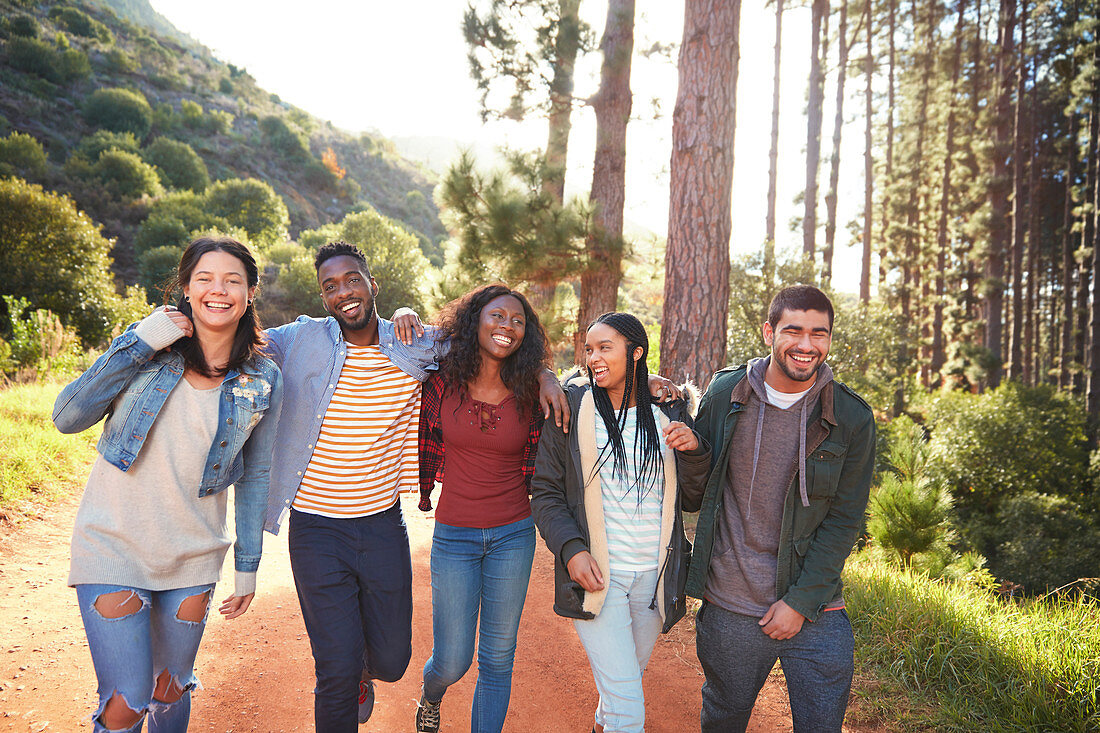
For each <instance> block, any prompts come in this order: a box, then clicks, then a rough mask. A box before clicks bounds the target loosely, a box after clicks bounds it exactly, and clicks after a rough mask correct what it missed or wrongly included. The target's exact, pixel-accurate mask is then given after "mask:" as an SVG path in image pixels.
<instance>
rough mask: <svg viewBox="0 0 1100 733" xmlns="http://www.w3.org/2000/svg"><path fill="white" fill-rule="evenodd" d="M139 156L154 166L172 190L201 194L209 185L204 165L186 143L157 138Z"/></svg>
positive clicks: (208, 175)
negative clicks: (183, 189) (184, 190)
mask: <svg viewBox="0 0 1100 733" xmlns="http://www.w3.org/2000/svg"><path fill="white" fill-rule="evenodd" d="M141 155H142V157H143V158H144V159H145V162H146V163H149V164H150V165H154V166H156V168H157V171H158V172H159V173H160V174H161V177H162V179H163V182H164V183H165V184H166V185H168V186H170V187H172V188H185V189H189V190H191V191H196V192H199V193H202V192H203V191H205V190H206V187H207V186H208V185H210V174H209V173H208V172H207V170H206V163H203V162H202V158H200V157H199V155H198V153H196V152H195V151H194V149H193V148H192V147H191V146H190V145H188V144H187V143H184V142H180V141H178V140H173V139H171V138H167V137H158V138H157V139H156V140H154V141H153V142H152V143H151V144H149V145H148V146H147V147H146V148H145V150H144V151H142V154H141Z"/></svg>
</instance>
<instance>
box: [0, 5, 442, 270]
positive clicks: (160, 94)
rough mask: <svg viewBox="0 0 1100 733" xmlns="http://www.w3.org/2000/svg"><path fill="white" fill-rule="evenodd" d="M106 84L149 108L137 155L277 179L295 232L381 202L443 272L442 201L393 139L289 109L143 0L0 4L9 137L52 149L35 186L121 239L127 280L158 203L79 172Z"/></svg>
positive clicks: (219, 173) (2, 97) (0, 74)
mask: <svg viewBox="0 0 1100 733" xmlns="http://www.w3.org/2000/svg"><path fill="white" fill-rule="evenodd" d="M104 88H123V89H127V90H132V91H134V92H136V93H138V94H139V95H140V96H142V97H144V98H145V99H146V100H147V101H148V104H149V105H150V107H151V112H152V118H151V126H150V127H148V128H147V129H148V131H147V132H144V133H142V134H141V135H140V137H141V139H140V140H139V141H138V142H139V144H140V146H141V148H142V152H141V154H143V155H144V152H143V151H144V150H145V149H147V148H148V146H149V145H150V143H151V142H152V141H154V140H156V139H157V138H159V137H166V138H170V139H172V140H176V141H179V142H183V143H186V144H187V145H189V146H190V147H191V148H193V149H194V151H195V152H196V153H198V155H199V157H200V158H201V159H202V161H203V163H205V165H206V168H207V169H208V170H209V175H210V178H211V179H213V180H215V181H216V180H222V179H228V178H250V177H251V178H257V179H260V180H262V181H265V182H267V183H268V184H270V185H271V186H272V187H273V188H274V190H275V191H276V192H277V193H278V194H279V195H280V197H281V198H282V199H283V201H284V202H285V203H286V206H287V209H288V211H289V214H290V234H291V236H296V235H297V233H298V232H300V231H301V230H303V229H311V228H316V227H318V226H321V225H323V224H327V223H330V222H334V221H338V220H340V219H342V218H343V217H344V216H345V215H346V214H347V213H349V212H351V211H356V210H361V209H363V208H366V207H373V208H374V209H376V210H377V211H379V212H380V213H382V214H384V215H386V216H388V217H391V218H393V219H395V220H397V221H399V222H400V223H401V224H402V225H403V226H404V227H405V228H407V229H408V230H409V231H410V232H411V233H413V234H414V235H415V236H416V237H417V239H418V240H419V241H420V244H421V249H422V250H423V251H424V253H425V254H426V255H427V256H428V257H429V259H430V260H432V261H433V262H434V263H435V264H437V265H438V264H441V262H442V259H441V248H440V243H441V241H442V240H443V239H444V237H445V236H446V231H445V229H444V227H443V225H442V223H441V222H440V220H439V214H438V211H437V210H436V207H435V204H434V202H433V200H432V190H433V188H434V185H435V182H436V176H435V175H434V174H433V173H431V172H430V171H429V170H428V169H427V168H426V167H424V166H422V165H421V164H419V163H414V162H411V161H409V160H408V159H406V158H405V157H403V156H402V155H401V154H400V153H399V152H398V150H397V148H396V147H395V146H394V145H393V144H392V143H391V142H390V141H389V140H387V139H385V138H383V137H381V136H380V135H377V134H360V135H353V134H350V133H348V132H346V131H343V130H339V129H337V128H335V127H334V126H333V125H332V124H331V123H330V122H326V121H323V120H320V119H317V118H316V117H313V116H312V115H310V114H309V113H308V112H306V111H304V110H301V109H298V108H296V107H293V106H292V105H289V104H287V103H285V102H283V101H281V100H280V99H279V98H278V96H277V95H274V94H272V93H270V92H268V91H266V90H264V89H262V88H260V87H259V86H257V85H256V82H255V80H254V79H253V78H252V77H251V76H250V75H249V74H248V73H247V71H245V70H244V69H241V68H238V67H236V66H234V65H232V64H227V63H224V62H222V61H220V60H218V59H217V58H215V57H214V55H213V54H212V53H211V51H210V50H209V49H207V48H206V47H204V46H202V45H201V44H199V43H197V42H196V41H195V40H194V39H192V38H190V37H189V36H187V35H185V34H183V33H182V32H180V31H179V30H178V29H176V28H175V27H174V26H172V24H171V23H170V22H169V21H168V20H167V19H165V18H164V17H163V16H162V15H160V14H159V13H157V12H156V10H154V9H153V8H152V7H151V6H150V5H149V3H148V2H147V0H97V1H96V2H81V1H76V2H43V3H38V2H34V1H33V0H0V137H5V136H7V135H8V134H10V133H11V132H15V131H17V132H22V133H27V134H29V135H31V136H33V137H34V138H35V139H36V140H38V141H39V142H40V143H41V144H42V145H43V146H44V148H45V150H46V153H47V155H48V158H49V165H48V169H47V170H46V171H45V172H44V173H41V174H40V175H39V176H38V178H37V180H35V182H37V183H41V184H42V185H43V186H45V187H46V188H48V189H52V190H56V191H59V192H63V193H67V194H69V195H70V196H72V197H73V199H74V200H75V201H76V203H77V205H78V206H79V207H80V208H81V209H83V210H84V211H85V212H87V213H88V215H89V216H91V217H92V218H93V219H94V220H95V221H97V222H98V223H100V224H102V225H103V227H104V232H105V233H106V234H107V235H109V236H112V237H115V238H116V239H117V245H116V248H115V252H114V257H115V262H116V264H115V267H116V270H117V271H118V274H119V276H120V278H121V279H122V280H123V281H126V282H132V281H134V268H135V263H134V258H133V254H132V252H133V250H132V247H133V243H134V240H135V236H136V233H137V230H138V229H139V228H140V226H141V224H142V222H143V221H144V220H145V218H146V217H147V216H148V212H149V209H150V206H151V204H152V203H153V201H151V200H150V199H149V198H148V197H144V198H140V199H132V200H128V199H123V198H120V197H117V196H113V195H110V193H109V192H107V191H105V190H104V189H103V187H102V186H100V185H95V184H94V183H89V181H88V179H87V176H84V177H82V176H81V175H80V171H81V166H80V165H79V164H77V163H74V157H73V154H74V152H76V151H77V150H78V149H80V146H81V145H82V144H83V145H85V146H87V145H88V139H89V137H90V136H91V135H93V133H95V132H96V130H97V128H98V127H102V124H93V123H92V122H91V121H90V120H89V118H88V114H87V112H86V110H87V104H88V100H89V97H90V96H91V95H92V93H93V92H95V91H96V90H98V89H104ZM96 154H97V155H98V152H97V153H96ZM94 162H95V161H90V162H87V163H85V164H83V165H84V168H85V169H86V168H87V167H88V165H90V164H91V163H94ZM0 168H2V166H0Z"/></svg>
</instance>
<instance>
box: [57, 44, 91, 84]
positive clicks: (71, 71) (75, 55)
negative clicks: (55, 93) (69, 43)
mask: <svg viewBox="0 0 1100 733" xmlns="http://www.w3.org/2000/svg"><path fill="white" fill-rule="evenodd" d="M57 73H58V74H59V75H60V76H61V78H62V80H64V81H76V80H77V79H87V78H88V77H89V76H91V75H92V65H91V63H90V62H89V61H88V56H87V55H86V54H85V53H84V52H83V51H79V50H77V49H75V48H70V49H68V50H67V51H62V52H61V55H60V56H59V57H58V59H57Z"/></svg>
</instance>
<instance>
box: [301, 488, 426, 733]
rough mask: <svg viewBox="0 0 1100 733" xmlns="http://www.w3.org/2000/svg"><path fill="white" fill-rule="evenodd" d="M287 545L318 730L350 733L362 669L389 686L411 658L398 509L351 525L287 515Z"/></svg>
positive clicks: (407, 573) (407, 562)
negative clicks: (313, 675)
mask: <svg viewBox="0 0 1100 733" xmlns="http://www.w3.org/2000/svg"><path fill="white" fill-rule="evenodd" d="M288 543H289V546H290V565H291V569H292V570H293V571H294V585H295V587H296V588H297V590H298V601H299V602H300V603H301V605H302V620H303V621H304V622H305V626H306V631H307V632H308V633H309V644H310V647H311V648H312V649H313V663H314V668H315V670H316V674H317V688H316V689H315V691H314V702H313V709H314V718H315V721H316V725H317V731H318V733H353V732H354V731H357V730H358V728H359V724H358V721H357V718H356V713H357V708H358V695H359V680H360V678H361V677H362V676H363V672H364V670H365V671H366V674H367V676H368V677H370V678H371V679H378V680H383V681H385V682H396V681H397V680H399V679H401V677H402V675H404V674H405V668H406V667H408V666H409V659H410V658H411V657H412V559H411V557H410V555H409V535H408V534H407V533H406V531H405V520H404V519H403V518H402V516H401V505H400V504H394V505H393V506H392V507H390V508H389V509H387V510H386V511H384V512H380V513H378V514H372V515H370V516H367V517H355V518H352V519H333V518H330V517H322V516H318V515H316V514H307V513H305V512H299V511H296V510H295V511H291V513H290V536H289V538H288Z"/></svg>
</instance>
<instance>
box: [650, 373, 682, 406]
mask: <svg viewBox="0 0 1100 733" xmlns="http://www.w3.org/2000/svg"><path fill="white" fill-rule="evenodd" d="M649 393H650V394H651V395H652V396H653V399H655V400H656V401H657V402H671V401H672V400H678V399H682V398H683V396H684V393H683V391H682V390H681V389H680V388H679V387H678V386H677V385H676V383H675V382H673V381H672V380H671V379H668V378H667V377H662V376H661V375H660V374H650V375H649Z"/></svg>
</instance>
